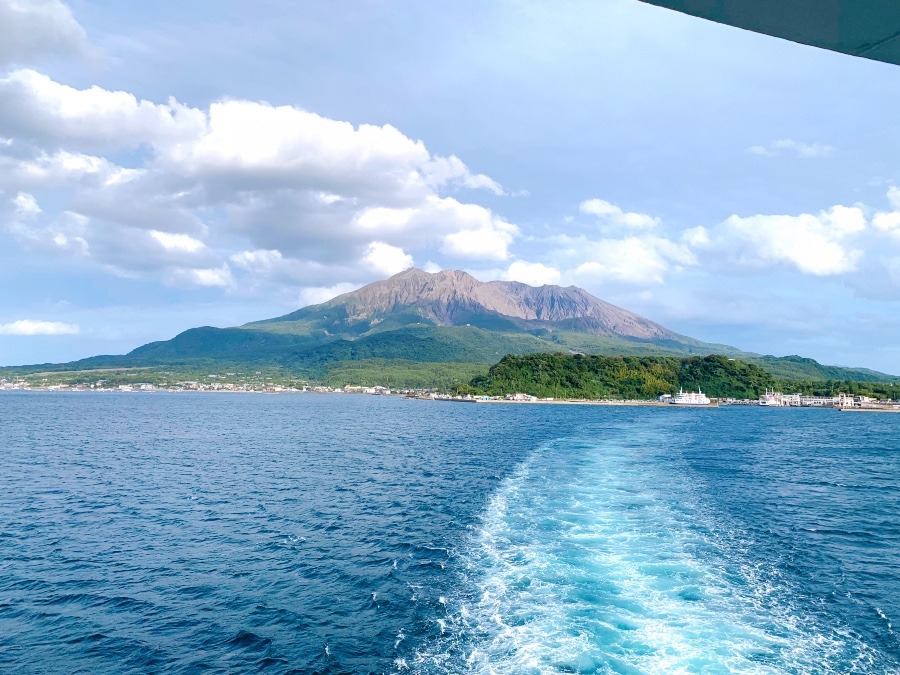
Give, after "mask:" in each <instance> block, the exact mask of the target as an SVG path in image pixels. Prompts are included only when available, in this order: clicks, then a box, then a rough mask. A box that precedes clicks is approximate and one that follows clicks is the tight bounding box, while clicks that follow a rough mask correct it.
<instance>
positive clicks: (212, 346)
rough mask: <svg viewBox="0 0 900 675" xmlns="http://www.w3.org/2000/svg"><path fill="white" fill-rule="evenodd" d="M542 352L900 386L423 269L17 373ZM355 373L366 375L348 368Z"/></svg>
mask: <svg viewBox="0 0 900 675" xmlns="http://www.w3.org/2000/svg"><path fill="white" fill-rule="evenodd" d="M542 352H546V353H555V352H559V353H563V354H577V353H584V354H599V355H607V356H705V355H708V354H719V355H723V356H725V357H730V358H739V359H741V360H743V361H747V362H750V363H754V364H756V365H758V366H760V367H762V368H763V369H765V370H766V371H767V372H769V373H770V374H771V375H773V376H774V377H777V378H782V379H789V380H793V381H802V380H810V381H812V380H857V381H868V382H873V381H882V382H891V381H894V382H900V378H897V377H892V376H889V375H885V374H884V373H878V372H875V371H871V370H867V369H858V368H857V369H851V368H839V367H836V366H823V365H821V364H819V363H817V362H816V361H813V360H812V359H804V358H802V357H799V356H791V357H784V358H778V357H774V356H761V355H759V354H752V353H748V352H743V351H741V350H739V349H737V348H735V347H730V346H728V345H721V344H712V343H707V342H702V341H700V340H696V339H694V338H690V337H687V336H685V335H681V334H679V333H676V332H674V331H672V330H669V329H668V328H665V327H664V326H661V325H660V324H658V323H655V322H653V321H651V320H649V319H647V318H645V317H642V316H640V315H638V314H635V313H634V312H630V311H628V310H626V309H622V308H621V307H616V306H615V305H612V304H610V303H608V302H605V301H603V300H600V299H599V298H596V297H594V296H593V295H591V294H590V293H588V292H587V291H585V290H583V289H581V288H576V287H574V286H569V287H561V286H553V285H547V286H541V287H533V286H528V285H526V284H521V283H518V282H512V281H490V282H481V281H478V280H477V279H475V278H474V277H472V276H471V275H469V274H467V273H465V272H461V271H457V270H446V271H442V272H437V273H434V274H432V273H428V272H424V271H422V270H419V269H415V268H413V269H409V270H406V271H405V272H401V273H400V274H397V275H395V276H393V277H391V278H389V279H385V280H383V281H377V282H375V283H372V284H369V285H367V286H364V287H363V288H360V289H358V290H356V291H352V292H350V293H345V294H343V295H340V296H338V297H336V298H334V299H332V300H329V301H328V302H324V303H321V304H318V305H311V306H309V307H303V308H301V309H298V310H297V311H295V312H291V313H290V314H286V315H284V316H280V317H277V318H274V319H267V320H263V321H256V322H253V323H249V324H246V325H244V326H239V327H233V328H213V327H209V326H205V327H200V328H192V329H190V330H187V331H185V332H183V333H181V334H179V335H177V336H175V337H174V338H172V339H171V340H165V341H160V342H152V343H149V344H146V345H143V346H142V347H138V348H137V349H135V350H134V351H132V352H130V353H128V354H126V355H124V356H98V357H92V358H90V359H84V360H81V361H76V362H73V363H70V364H43V365H40V366H23V367H20V368H16V369H7V370H11V371H16V372H41V371H48V370H65V369H89V368H101V367H106V368H109V367H156V366H159V367H171V368H181V369H203V368H215V367H220V366H221V367H235V368H243V367H251V366H252V367H255V368H276V369H278V370H281V371H285V372H291V373H296V374H300V375H302V376H304V377H309V378H311V379H322V380H324V379H328V377H329V373H331V374H334V373H337V372H341V373H345V372H346V373H350V372H354V373H360V372H365V373H368V375H367V377H370V378H376V377H380V376H385V377H387V376H390V375H391V374H392V372H393V371H396V370H397V369H398V368H399V367H400V366H402V368H403V369H404V370H405V371H410V372H411V371H415V372H416V377H417V378H418V379H417V382H421V381H424V380H425V379H427V372H428V368H429V366H428V365H427V364H435V366H434V372H435V373H437V372H441V373H447V372H462V371H459V369H458V367H456V366H454V367H453V368H448V367H447V364H470V365H472V364H478V365H481V366H483V368H484V372H487V368H488V366H489V365H490V364H493V363H496V362H498V361H499V360H500V359H501V358H502V357H503V356H505V355H506V354H532V353H542ZM351 363H355V364H357V366H355V367H354V368H352V369H348V367H347V366H348V364H351ZM411 364H421V365H411ZM465 372H470V370H467V371H465ZM395 381H396V380H395Z"/></svg>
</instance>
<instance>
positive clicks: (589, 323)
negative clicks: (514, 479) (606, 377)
mask: <svg viewBox="0 0 900 675" xmlns="http://www.w3.org/2000/svg"><path fill="white" fill-rule="evenodd" d="M329 312H332V315H331V316H330V317H329V314H328V313H329ZM334 312H337V315H335V314H334ZM391 315H394V316H395V317H396V316H398V315H401V316H402V315H405V316H406V317H407V318H408V319H410V323H412V322H414V321H412V320H413V319H419V321H420V322H423V323H430V324H432V325H437V326H460V325H466V324H470V325H479V324H486V327H489V328H491V327H494V326H495V325H496V324H498V323H504V322H505V323H507V324H509V325H511V326H516V327H519V328H524V329H526V330H539V329H542V328H543V329H554V328H556V329H568V330H578V331H580V332H587V333H592V334H596V335H606V336H610V337H625V338H628V339H636V340H679V339H682V338H684V336H682V335H679V334H677V333H675V332H673V331H671V330H669V329H667V328H665V327H663V326H661V325H660V324H658V323H655V322H653V321H651V320H649V319H646V318H645V317H642V316H640V315H639V314H636V313H634V312H631V311H629V310H626V309H623V308H621V307H617V306H616V305H613V304H610V303H608V302H606V301H604V300H601V299H600V298H597V297H594V296H593V295H591V294H590V293H588V292H587V291H585V290H584V289H581V288H578V287H576V286H568V287H563V286H555V285H544V286H538V287H536V286H529V285H527V284H523V283H520V282H517V281H486V282H485V281H478V280H477V279H476V278H475V277H473V276H472V275H470V274H468V273H467V272H463V271H460V270H443V271H440V272H434V273H430V272H425V271H424V270H420V269H418V268H414V267H413V268H410V269H408V270H405V271H403V272H400V273H399V274H395V275H394V276H392V277H390V278H388V279H384V280H382V281H376V282H374V283H371V284H368V285H366V286H363V287H362V288H360V289H357V290H355V291H351V292H349V293H344V294H343V295H339V296H338V297H336V298H333V299H331V300H329V301H327V302H324V303H321V304H318V305H311V306H309V307H304V308H301V309H299V310H296V311H294V312H291V313H289V314H286V315H284V316H281V317H276V318H275V319H268V320H264V321H256V322H253V323H252V324H248V326H254V327H259V326H263V325H267V324H272V323H287V322H294V321H321V322H324V321H327V320H329V319H330V320H331V321H332V325H333V327H334V328H335V329H336V330H338V331H340V330H341V329H349V330H350V331H351V332H357V331H356V330H354V327H365V328H366V329H367V330H370V329H373V328H375V327H376V326H377V325H378V324H379V323H381V322H382V321H383V320H384V319H385V318H386V317H389V316H391ZM363 332H365V331H363Z"/></svg>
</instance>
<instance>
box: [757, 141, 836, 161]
mask: <svg viewBox="0 0 900 675" xmlns="http://www.w3.org/2000/svg"><path fill="white" fill-rule="evenodd" d="M746 152H747V154H750V155H759V156H761V157H775V156H777V155H782V154H786V153H790V154H793V155H796V156H797V157H806V158H812V157H827V156H829V155H830V154H832V153H833V152H834V147H832V146H830V145H826V144H824V143H801V142H799V141H795V140H792V139H790V138H781V139H779V140H777V141H773V142H772V143H770V144H769V145H751V146H750V147H749V148H747V150H746Z"/></svg>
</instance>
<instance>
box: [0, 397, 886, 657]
mask: <svg viewBox="0 0 900 675" xmlns="http://www.w3.org/2000/svg"><path fill="white" fill-rule="evenodd" d="M0 421H2V430H3V448H4V458H5V461H4V470H3V472H2V473H0V671H3V672H91V673H98V672H99V673H104V672H108V673H118V672H158V671H171V672H198V671H211V672H235V671H240V672H258V671H262V672H277V673H281V672H298V673H312V672H320V673H360V672H361V673H365V672H373V673H382V672H398V673H414V672H421V673H468V672H477V673H849V672H856V673H887V672H900V640H898V637H897V635H896V633H895V630H894V624H895V623H896V621H897V619H898V615H900V601H898V598H900V562H898V561H900V512H898V505H900V471H898V470H900V441H898V440H897V439H898V433H897V431H898V427H900V416H893V415H863V414H856V415H851V414H842V413H837V412H834V411H829V410H763V409H753V408H730V409H729V408H722V409H718V410H668V409H662V410H660V409H652V408H648V409H644V408H608V407H568V406H526V405H523V406H491V405H458V404H448V403H435V402H422V401H407V400H402V399H397V398H392V399H384V398H377V397H365V396H314V395H294V396H288V395H285V396H263V395H229V394H222V395H219V394H215V395H203V394H162V393H157V394H74V393H73V394H59V393H21V394H15V393H14V394H5V395H2V396H0Z"/></svg>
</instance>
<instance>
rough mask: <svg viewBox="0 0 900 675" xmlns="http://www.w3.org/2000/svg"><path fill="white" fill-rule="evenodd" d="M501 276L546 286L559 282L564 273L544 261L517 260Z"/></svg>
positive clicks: (509, 279) (531, 284) (508, 279)
mask: <svg viewBox="0 0 900 675" xmlns="http://www.w3.org/2000/svg"><path fill="white" fill-rule="evenodd" d="M501 278H502V279H504V280H506V281H521V282H522V283H523V284H528V285H529V286H546V285H548V284H558V283H559V282H560V280H561V279H562V274H560V271H559V270H558V269H556V268H555V267H551V266H549V265H544V264H543V263H538V262H526V261H524V260H516V261H515V262H514V263H512V264H511V265H510V266H509V267H508V268H507V269H506V271H504V272H503V274H502V275H501Z"/></svg>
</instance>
